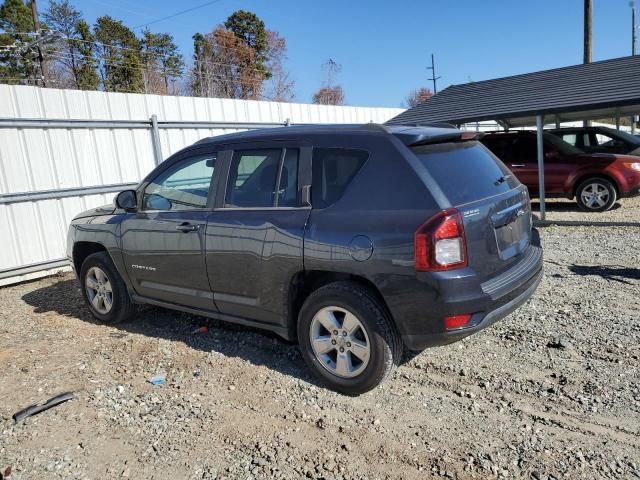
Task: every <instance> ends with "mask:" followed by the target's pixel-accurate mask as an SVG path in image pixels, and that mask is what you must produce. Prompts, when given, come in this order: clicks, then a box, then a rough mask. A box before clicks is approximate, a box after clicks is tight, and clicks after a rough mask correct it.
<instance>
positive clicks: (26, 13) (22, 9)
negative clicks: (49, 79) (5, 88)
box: [0, 0, 39, 84]
mask: <svg viewBox="0 0 640 480" xmlns="http://www.w3.org/2000/svg"><path fill="white" fill-rule="evenodd" d="M0 29H1V30H3V31H4V32H5V33H0V47H6V48H2V49H0V82H2V83H28V82H31V83H34V84H35V83H36V79H37V78H39V70H38V68H39V67H38V64H37V52H36V51H35V49H34V46H33V43H34V41H35V35H25V33H26V32H33V31H34V25H33V19H32V17H31V10H30V9H29V7H27V6H26V5H25V3H24V2H23V1H22V0H5V1H4V3H3V4H2V6H0Z"/></svg>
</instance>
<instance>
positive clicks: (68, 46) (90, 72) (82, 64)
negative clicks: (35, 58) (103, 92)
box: [43, 0, 100, 90]
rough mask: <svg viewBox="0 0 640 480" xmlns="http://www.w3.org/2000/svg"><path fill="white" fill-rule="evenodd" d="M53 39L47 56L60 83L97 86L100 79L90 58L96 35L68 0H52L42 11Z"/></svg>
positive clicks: (88, 87) (69, 85) (72, 85)
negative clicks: (51, 61) (94, 35)
mask: <svg viewBox="0 0 640 480" xmlns="http://www.w3.org/2000/svg"><path fill="white" fill-rule="evenodd" d="M43 18H44V20H45V21H46V22H47V27H48V28H49V29H51V30H52V31H53V32H54V34H53V36H52V37H53V38H55V41H54V43H53V45H52V46H51V47H50V48H51V49H52V50H51V51H49V52H48V54H47V57H48V58H51V59H53V63H54V70H55V71H56V74H57V76H58V78H59V83H62V84H63V85H66V86H68V87H71V88H79V89H83V90H96V89H97V88H98V85H99V83H100V81H99V78H98V75H97V73H96V65H95V59H94V58H93V53H94V44H93V42H94V41H95V39H94V38H93V35H92V34H91V30H90V29H89V25H88V24H87V22H85V21H84V20H83V19H82V13H81V12H80V11H79V10H77V9H76V8H74V7H73V6H72V5H71V4H70V3H69V1H68V0H60V1H57V0H51V1H50V2H49V8H48V9H47V10H46V11H45V12H44V14H43Z"/></svg>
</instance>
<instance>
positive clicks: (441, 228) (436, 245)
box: [414, 208, 467, 272]
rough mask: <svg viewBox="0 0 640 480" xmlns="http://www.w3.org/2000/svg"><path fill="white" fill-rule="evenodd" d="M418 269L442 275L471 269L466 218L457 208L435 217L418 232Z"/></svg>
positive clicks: (416, 239)
mask: <svg viewBox="0 0 640 480" xmlns="http://www.w3.org/2000/svg"><path fill="white" fill-rule="evenodd" d="M414 249H415V265H416V266H415V268H416V270H417V271H419V272H438V271H443V270H453V269H456V268H462V267H466V266H467V241H466V239H465V236H464V225H463V223H462V215H460V212H458V210H456V209H455V208H450V209H447V210H443V211H442V212H439V213H437V214H436V215H434V216H433V217H431V218H430V219H429V220H428V221H427V222H426V223H425V224H423V225H422V226H421V227H420V228H419V229H418V231H417V232H416V233H415V238H414Z"/></svg>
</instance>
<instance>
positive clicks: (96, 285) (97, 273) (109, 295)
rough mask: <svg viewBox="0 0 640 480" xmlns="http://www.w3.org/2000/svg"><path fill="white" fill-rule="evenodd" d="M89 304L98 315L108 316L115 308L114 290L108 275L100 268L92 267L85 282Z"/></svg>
mask: <svg viewBox="0 0 640 480" xmlns="http://www.w3.org/2000/svg"><path fill="white" fill-rule="evenodd" d="M84 285H85V292H86V295H87V298H88V299H89V302H90V303H91V305H92V306H93V308H95V310H96V311H97V312H98V313H101V314H102V315H106V314H107V313H109V312H110V311H111V308H113V289H112V288H111V282H110V281H109V277H107V275H106V273H104V271H103V270H102V269H100V268H99V267H91V268H90V269H89V270H88V271H87V275H86V276H85V280H84Z"/></svg>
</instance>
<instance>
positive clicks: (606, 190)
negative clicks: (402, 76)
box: [576, 177, 618, 212]
mask: <svg viewBox="0 0 640 480" xmlns="http://www.w3.org/2000/svg"><path fill="white" fill-rule="evenodd" d="M617 196H618V193H617V191H616V187H615V186H614V185H613V183H611V182H610V181H609V180H607V179H606V178H601V177H592V178H587V179H586V180H584V181H582V182H581V183H580V185H578V188H577V190H576V202H577V203H578V206H579V207H580V208H581V209H582V210H584V211H585V212H606V211H607V210H609V209H610V208H611V207H612V206H613V204H614V203H616V200H617Z"/></svg>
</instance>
